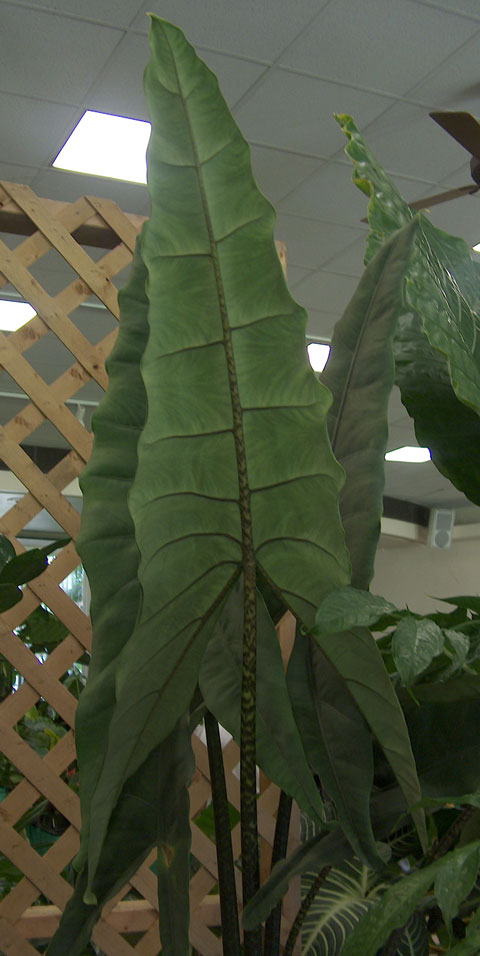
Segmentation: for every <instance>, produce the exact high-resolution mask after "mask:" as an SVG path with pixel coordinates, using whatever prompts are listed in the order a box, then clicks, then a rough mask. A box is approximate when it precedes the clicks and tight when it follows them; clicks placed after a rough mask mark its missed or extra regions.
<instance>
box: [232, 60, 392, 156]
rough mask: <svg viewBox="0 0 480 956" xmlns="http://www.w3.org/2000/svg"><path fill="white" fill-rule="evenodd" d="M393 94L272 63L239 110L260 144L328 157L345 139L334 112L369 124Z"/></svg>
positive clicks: (243, 126)
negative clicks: (366, 91)
mask: <svg viewBox="0 0 480 956" xmlns="http://www.w3.org/2000/svg"><path fill="white" fill-rule="evenodd" d="M392 102H393V101H392V100H390V99H388V98H387V97H384V96H377V95H376V94H374V93H363V92H362V91H361V90H356V89H354V88H353V87H346V86H340V85H338V84H336V83H329V82H326V81H323V80H318V79H316V78H315V77H311V76H302V75H300V74H298V73H291V72H289V71H287V70H279V69H275V68H274V69H271V70H269V71H268V73H267V74H266V75H265V78H264V79H263V80H262V81H261V83H260V84H259V85H258V87H257V88H256V89H255V91H254V92H253V93H252V95H251V96H247V98H246V100H245V101H244V102H243V103H242V104H241V105H240V107H237V109H236V110H235V117H236V119H237V121H238V123H239V125H240V128H241V129H242V132H243V134H244V136H246V137H247V139H248V140H250V142H255V143H257V144H259V145H271V146H280V147H282V146H283V147H284V148H285V149H291V150H293V152H297V153H307V154H310V155H313V156H319V157H328V156H331V155H333V153H335V152H337V151H338V150H339V149H342V147H343V146H344V144H345V139H344V135H343V133H342V131H341V129H340V127H339V126H338V124H337V123H336V122H335V120H334V118H333V113H334V112H344V113H351V114H352V115H353V116H355V119H356V121H357V123H358V125H359V126H361V127H365V126H368V124H369V123H371V122H372V121H373V120H374V119H376V118H377V117H378V116H380V115H381V114H382V113H383V112H384V111H385V110H386V109H388V107H389V106H390V105H391V104H392Z"/></svg>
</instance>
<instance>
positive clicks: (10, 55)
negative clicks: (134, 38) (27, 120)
mask: <svg viewBox="0 0 480 956" xmlns="http://www.w3.org/2000/svg"><path fill="white" fill-rule="evenodd" d="M121 36H122V34H121V32H120V31H119V30H114V29H111V28H110V27H103V26H98V25H96V24H93V23H84V22H82V21H80V20H72V19H67V18H65V17H58V16H53V15H50V14H48V13H40V12H37V11H34V10H33V11H32V10H31V11H29V12H28V29H25V11H24V10H23V8H19V7H17V6H15V5H14V4H9V3H6V4H3V6H2V55H1V57H0V90H3V91H5V92H14V93H20V94H24V95H27V96H28V95H34V96H36V97H38V98H45V99H50V100H53V101H56V102H65V103H81V102H82V99H83V97H84V96H85V94H86V92H87V90H88V89H89V87H90V86H91V84H92V83H93V81H94V80H95V77H96V76H97V74H98V73H99V71H100V69H101V68H102V66H103V65H104V63H105V61H106V59H107V57H109V56H110V54H111V53H112V52H113V50H114V49H115V46H116V45H117V43H118V41H119V40H120V39H121ZM25 64H28V69H26V68H25Z"/></svg>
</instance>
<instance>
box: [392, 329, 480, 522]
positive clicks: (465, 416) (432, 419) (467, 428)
mask: <svg viewBox="0 0 480 956" xmlns="http://www.w3.org/2000/svg"><path fill="white" fill-rule="evenodd" d="M394 356H395V381H396V384H397V385H398V386H399V388H400V391H401V397H402V402H403V404H404V405H405V407H406V409H407V411H408V414H409V415H410V416H411V418H413V420H414V423H415V435H416V438H417V441H418V444H419V445H420V446H421V447H428V448H429V449H430V452H431V455H432V460H433V462H434V464H435V466H436V467H437V468H438V470H439V471H441V473H442V475H445V477H446V478H448V479H449V481H451V482H452V484H454V485H455V487H456V488H459V490H460V491H463V493H464V494H465V495H466V496H467V498H469V499H470V500H471V501H473V502H475V503H476V504H480V418H479V416H478V415H477V413H476V411H474V410H473V409H471V408H469V407H468V406H467V405H464V404H463V402H461V401H459V399H458V398H457V396H456V394H455V392H454V390H453V388H452V384H451V381H450V373H449V370H448V363H447V361H446V359H445V357H444V355H442V353H441V352H439V351H438V350H437V349H435V348H433V347H432V346H431V345H430V344H429V342H428V339H427V337H426V335H425V333H424V331H423V328H422V323H421V319H420V317H419V316H417V315H405V316H402V318H401V319H399V321H398V324H397V330H396V334H395V342H394Z"/></svg>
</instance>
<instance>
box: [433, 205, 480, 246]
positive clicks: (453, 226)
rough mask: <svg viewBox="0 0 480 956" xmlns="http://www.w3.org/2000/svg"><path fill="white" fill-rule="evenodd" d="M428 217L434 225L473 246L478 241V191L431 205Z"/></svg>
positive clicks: (479, 228)
mask: <svg viewBox="0 0 480 956" xmlns="http://www.w3.org/2000/svg"><path fill="white" fill-rule="evenodd" d="M429 218H430V219H431V220H432V222H433V224H434V226H438V228H439V229H443V230H444V231H445V232H448V233H450V235H452V236H460V237H461V238H462V239H465V241H466V242H467V243H468V245H469V246H474V245H475V244H476V243H477V242H480V193H475V194H474V195H473V196H461V197H460V198H459V199H452V200H450V201H449V202H446V203H442V204H441V205H438V206H433V207H432V209H431V211H430V213H429Z"/></svg>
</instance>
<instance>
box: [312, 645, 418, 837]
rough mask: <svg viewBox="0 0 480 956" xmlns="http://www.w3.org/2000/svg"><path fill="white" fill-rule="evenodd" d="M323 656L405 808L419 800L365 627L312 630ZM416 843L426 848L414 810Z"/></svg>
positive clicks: (407, 748)
mask: <svg viewBox="0 0 480 956" xmlns="http://www.w3.org/2000/svg"><path fill="white" fill-rule="evenodd" d="M312 636H313V638H314V640H315V641H316V642H317V643H318V645H319V647H320V648H321V650H322V652H323V654H324V656H325V657H326V658H327V659H328V660H329V661H330V662H331V664H333V666H334V667H335V668H336V670H337V671H338V672H339V674H340V675H341V677H342V678H343V680H344V681H345V683H346V686H347V688H348V690H349V692H350V694H351V695H352V697H353V699H354V701H355V703H356V705H357V707H358V709H359V710H360V712H361V713H362V714H363V716H364V718H365V720H366V721H367V723H368V725H369V727H370V729H371V730H372V732H373V733H374V734H375V737H376V738H377V740H378V742H379V744H380V747H381V748H382V750H383V752H384V754H385V756H386V758H387V760H388V761H389V763H390V766H391V768H392V770H393V772H394V774H395V777H396V779H397V781H398V783H399V785H400V787H401V789H402V791H403V793H404V796H405V800H406V802H407V806H415V805H416V804H417V803H418V801H419V800H420V799H421V793H420V786H419V783H418V777H417V772H416V768H415V761H414V758H413V754H412V748H411V744H410V740H409V736H408V730H407V726H406V723H405V718H404V716H403V713H402V709H401V707H400V704H399V702H398V698H397V696H396V694H395V691H394V689H393V687H392V684H391V682H390V678H389V676H388V674H387V671H386V669H385V666H384V663H383V660H382V657H381V654H380V651H379V650H378V647H377V646H376V643H375V640H374V639H373V637H372V635H371V634H370V631H368V630H367V629H366V628H355V630H350V631H342V632H339V633H337V634H333V635H325V634H322V633H318V632H316V630H315V629H313V631H312ZM412 815H413V818H414V820H415V825H416V827H417V830H418V833H419V837H420V840H421V842H422V844H423V845H426V842H427V839H426V830H425V820H424V816H423V813H422V812H419V811H418V810H414V811H413V813H412Z"/></svg>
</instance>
